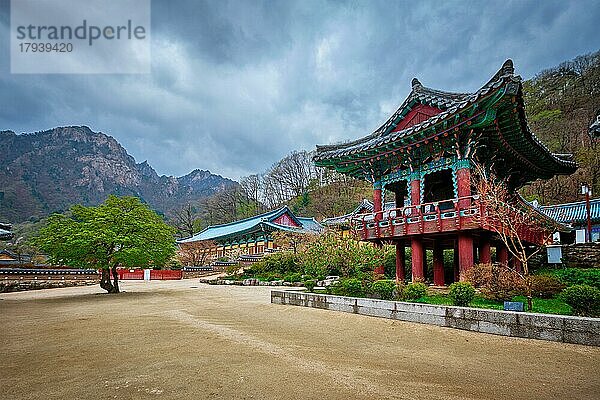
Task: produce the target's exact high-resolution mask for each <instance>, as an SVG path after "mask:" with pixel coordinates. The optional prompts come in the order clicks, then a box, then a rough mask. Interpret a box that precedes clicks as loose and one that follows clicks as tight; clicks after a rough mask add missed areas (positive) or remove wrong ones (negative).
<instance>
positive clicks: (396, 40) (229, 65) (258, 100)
mask: <svg viewBox="0 0 600 400" xmlns="http://www.w3.org/2000/svg"><path fill="white" fill-rule="evenodd" d="M598 21H600V3H599V2H598V1H596V0H592V1H586V0H577V1H565V0H561V1H549V0H543V1H488V0H485V1H484V0H480V1H473V2H468V1H448V0H445V1H441V0H440V1H390V0H388V1H374V0H364V1H357V2H355V1H310V0H303V1H297V2H296V1H291V0H290V1H287V0H277V1H266V2H260V1H253V0H244V1H222V0H211V1H206V2H203V1H192V0H190V1H183V0H181V1H180V0H162V1H161V0H157V1H153V2H152V24H151V35H152V36H151V37H152V45H151V46H152V48H151V51H152V68H151V70H152V72H151V73H150V74H140V75H133V74H130V75H123V74H103V75H83V74H81V75H44V74H40V75H18V74H11V73H10V62H9V57H8V54H9V23H10V11H9V1H8V0H0V54H1V56H0V130H4V129H9V130H13V131H15V132H17V133H20V132H33V131H38V130H45V129H49V128H53V127H56V126H64V125H88V126H89V127H91V128H92V130H94V131H102V132H104V133H106V134H109V135H112V136H114V137H115V138H116V139H117V140H118V141H119V142H120V143H121V144H123V146H125V148H126V149H127V150H128V152H129V153H130V154H132V155H133V156H134V157H135V158H136V160H137V161H138V162H141V161H143V160H148V162H149V163H150V164H151V165H152V166H153V167H154V168H155V169H156V170H157V172H158V173H159V174H167V175H176V176H179V175H183V174H186V173H188V172H189V171H191V170H193V169H195V168H201V169H210V170H211V171H212V172H214V173H219V174H222V175H224V176H227V177H231V178H239V177H240V176H244V175H248V174H251V173H257V172H262V171H264V170H266V169H267V168H268V167H269V166H270V165H271V164H272V163H274V162H276V161H277V160H278V159H280V158H281V157H283V156H285V155H286V154H288V153H289V152H291V151H292V150H300V149H307V150H311V149H314V147H315V145H316V144H325V143H332V142H339V141H342V140H347V139H355V138H357V137H360V136H364V135H366V134H368V133H370V132H371V131H372V130H374V129H375V128H377V127H378V126H379V124H380V123H381V122H383V121H384V120H385V119H386V118H387V117H388V116H389V114H391V113H392V112H393V111H394V110H395V109H396V107H397V106H398V105H399V104H400V103H401V102H402V101H403V100H404V98H405V97H406V95H407V94H408V93H409V91H410V80H411V78H413V77H418V78H419V79H420V80H421V82H422V83H423V84H424V85H425V86H429V87H434V88H440V89H445V90H451V91H474V90H476V89H478V88H479V87H480V86H481V85H482V84H483V83H485V82H486V81H487V80H488V79H489V78H490V77H491V75H493V74H494V73H495V72H496V71H497V70H498V68H499V67H500V66H501V64H502V63H503V61H504V60H505V59H507V58H512V59H513V60H514V63H515V68H516V71H517V73H519V74H520V75H521V76H523V77H524V78H525V79H528V78H531V77H532V76H534V75H535V74H536V73H537V72H539V71H540V70H542V69H544V68H549V67H553V66H555V65H557V64H559V63H560V62H562V61H565V60H568V59H571V58H573V57H575V56H577V55H581V54H585V53H588V52H591V51H596V50H598V49H600V40H599V37H600V36H599V34H598V23H599V22H598Z"/></svg>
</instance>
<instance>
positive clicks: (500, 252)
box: [496, 243, 508, 267]
mask: <svg viewBox="0 0 600 400" xmlns="http://www.w3.org/2000/svg"><path fill="white" fill-rule="evenodd" d="M496 257H497V258H498V264H502V265H504V266H505V267H507V266H508V249H507V248H506V246H505V245H504V243H500V244H498V245H497V246H496Z"/></svg>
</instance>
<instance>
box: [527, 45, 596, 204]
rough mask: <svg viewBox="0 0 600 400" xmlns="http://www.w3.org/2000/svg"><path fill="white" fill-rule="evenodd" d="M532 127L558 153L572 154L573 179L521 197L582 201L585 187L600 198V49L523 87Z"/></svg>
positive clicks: (542, 185) (543, 184)
mask: <svg viewBox="0 0 600 400" xmlns="http://www.w3.org/2000/svg"><path fill="white" fill-rule="evenodd" d="M523 92H524V93H523V94H524V98H525V107H526V112H527V116H528V119H529V126H530V128H531V130H532V131H533V132H534V134H535V135H536V136H537V137H538V138H540V139H541V140H542V142H544V144H546V146H548V148H549V149H550V150H551V151H552V152H554V153H568V154H573V155H574V158H575V161H577V164H578V165H579V169H578V170H577V172H575V173H574V174H573V175H569V176H556V177H554V178H552V179H549V180H547V181H538V182H534V183H532V184H530V185H528V186H526V187H525V188H523V189H522V194H523V195H524V196H525V197H526V198H528V199H530V200H532V199H537V200H538V201H539V202H540V203H542V204H555V203H564V202H571V201H578V200H582V198H581V197H580V195H579V193H581V189H580V185H581V183H587V184H588V185H590V187H591V188H592V193H595V194H600V139H594V138H593V137H592V135H590V133H589V126H590V124H591V123H592V122H593V120H594V118H595V116H596V115H597V114H598V112H599V111H600V51H598V52H595V53H591V54H587V55H583V56H579V57H576V58H575V59H573V60H571V61H567V62H564V63H562V64H560V65H559V66H558V67H556V68H551V69H548V70H545V71H542V72H540V73H539V74H538V75H536V76H535V77H534V78H533V79H530V80H528V81H525V82H524V84H523Z"/></svg>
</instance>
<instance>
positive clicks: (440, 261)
mask: <svg viewBox="0 0 600 400" xmlns="http://www.w3.org/2000/svg"><path fill="white" fill-rule="evenodd" d="M433 284H434V285H435V286H444V285H445V284H446V282H445V281H444V249H443V248H442V247H441V246H440V245H439V244H438V243H434V244H433Z"/></svg>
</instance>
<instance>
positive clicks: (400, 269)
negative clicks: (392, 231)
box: [396, 242, 405, 282]
mask: <svg viewBox="0 0 600 400" xmlns="http://www.w3.org/2000/svg"><path fill="white" fill-rule="evenodd" d="M404 255H405V253H404V243H402V242H398V243H396V282H404V279H405V276H404Z"/></svg>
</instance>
